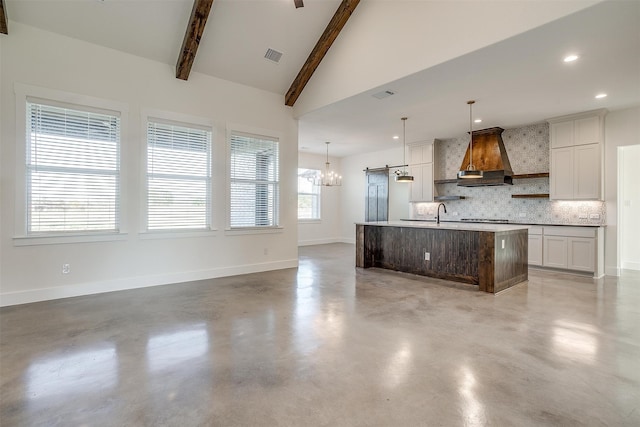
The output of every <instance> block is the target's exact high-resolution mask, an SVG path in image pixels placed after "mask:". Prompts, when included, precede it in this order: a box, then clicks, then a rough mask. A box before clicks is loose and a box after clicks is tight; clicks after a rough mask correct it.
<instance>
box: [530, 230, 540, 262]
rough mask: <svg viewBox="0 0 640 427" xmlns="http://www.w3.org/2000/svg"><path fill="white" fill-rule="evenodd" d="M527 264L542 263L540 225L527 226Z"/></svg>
mask: <svg viewBox="0 0 640 427" xmlns="http://www.w3.org/2000/svg"><path fill="white" fill-rule="evenodd" d="M528 252H529V261H528V262H529V265H542V227H539V226H535V225H534V226H532V227H531V228H529V251H528Z"/></svg>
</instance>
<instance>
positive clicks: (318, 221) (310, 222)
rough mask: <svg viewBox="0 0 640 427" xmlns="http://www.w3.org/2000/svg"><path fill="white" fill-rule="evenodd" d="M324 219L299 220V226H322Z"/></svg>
mask: <svg viewBox="0 0 640 427" xmlns="http://www.w3.org/2000/svg"><path fill="white" fill-rule="evenodd" d="M321 223H322V219H299V220H298V224H321Z"/></svg>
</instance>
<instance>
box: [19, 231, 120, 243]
mask: <svg viewBox="0 0 640 427" xmlns="http://www.w3.org/2000/svg"><path fill="white" fill-rule="evenodd" d="M127 239H128V234H127V233H87V234H70V235H62V234H52V235H49V234H47V235H32V236H16V237H14V238H13V246H36V245H63V244H68V243H92V242H115V241H123V240H127Z"/></svg>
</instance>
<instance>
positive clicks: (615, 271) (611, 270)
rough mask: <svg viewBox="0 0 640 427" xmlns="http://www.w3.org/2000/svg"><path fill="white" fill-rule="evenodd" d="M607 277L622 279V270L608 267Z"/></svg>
mask: <svg viewBox="0 0 640 427" xmlns="http://www.w3.org/2000/svg"><path fill="white" fill-rule="evenodd" d="M605 275H607V276H614V277H620V269H619V268H618V267H607V268H606V272H605Z"/></svg>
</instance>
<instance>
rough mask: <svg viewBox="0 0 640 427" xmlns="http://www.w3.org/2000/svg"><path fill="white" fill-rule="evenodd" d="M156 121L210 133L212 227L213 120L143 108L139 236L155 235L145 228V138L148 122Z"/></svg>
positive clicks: (214, 173)
mask: <svg viewBox="0 0 640 427" xmlns="http://www.w3.org/2000/svg"><path fill="white" fill-rule="evenodd" d="M150 120H151V121H156V122H159V123H165V124H173V125H177V126H184V127H189V126H192V127H194V128H201V129H202V130H207V131H209V132H211V147H210V152H209V156H210V159H209V167H210V168H211V178H210V180H209V182H210V185H211V190H210V192H209V197H210V198H211V200H210V201H209V202H210V206H209V208H210V209H211V211H210V212H209V224H210V225H211V227H214V224H215V219H216V218H215V215H214V211H215V206H214V202H215V201H216V187H217V186H216V184H215V176H216V170H215V162H216V157H215V156H216V155H215V149H216V147H215V141H216V131H217V129H216V126H215V123H214V121H213V120H211V119H210V118H208V117H202V116H193V115H190V114H184V113H176V112H172V111H166V110H157V109H153V108H143V109H141V110H140V135H141V141H142V143H141V144H140V171H139V175H138V176H139V179H140V192H141V193H140V197H139V198H138V200H140V201H141V203H140V210H139V212H140V216H139V218H138V224H139V227H140V230H143V231H142V232H141V235H142V234H143V233H144V234H146V233H150V234H151V233H155V231H154V230H149V229H148V228H147V225H148V224H147V212H148V209H149V206H148V201H149V200H148V198H147V193H148V182H147V145H148V139H147V138H148V136H147V130H148V125H149V121H150ZM166 231H167V232H172V231H173V230H171V231H169V230H166ZM176 231H178V232H180V230H176ZM163 232H165V230H160V231H159V233H163ZM166 237H169V236H166ZM181 237H186V236H181ZM149 238H155V237H149ZM158 238H163V237H158Z"/></svg>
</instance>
